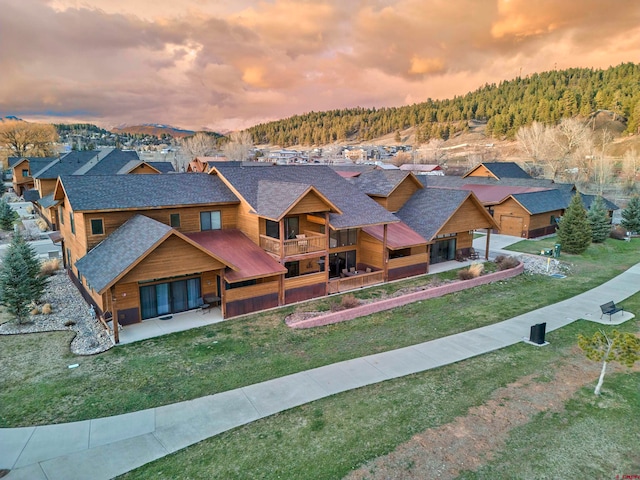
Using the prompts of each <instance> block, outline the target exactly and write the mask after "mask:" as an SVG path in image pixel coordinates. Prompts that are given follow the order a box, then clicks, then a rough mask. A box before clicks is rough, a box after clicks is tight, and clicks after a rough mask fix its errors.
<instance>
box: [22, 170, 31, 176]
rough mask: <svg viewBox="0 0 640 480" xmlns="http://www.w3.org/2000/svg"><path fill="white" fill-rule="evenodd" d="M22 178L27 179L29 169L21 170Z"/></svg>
mask: <svg viewBox="0 0 640 480" xmlns="http://www.w3.org/2000/svg"><path fill="white" fill-rule="evenodd" d="M22 176H23V177H28V176H29V169H28V168H23V169H22Z"/></svg>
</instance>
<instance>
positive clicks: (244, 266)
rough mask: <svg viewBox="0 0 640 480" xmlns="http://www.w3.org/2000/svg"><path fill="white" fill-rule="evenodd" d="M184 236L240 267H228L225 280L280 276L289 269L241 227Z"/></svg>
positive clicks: (237, 280) (238, 280)
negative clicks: (229, 268) (242, 230)
mask: <svg viewBox="0 0 640 480" xmlns="http://www.w3.org/2000/svg"><path fill="white" fill-rule="evenodd" d="M185 236H187V237H188V238H190V239H191V240H193V241H194V242H196V243H198V244H199V245H201V246H202V247H203V248H205V249H207V250H209V251H210V252H211V253H213V254H215V255H216V256H217V257H219V258H221V259H223V260H226V261H228V262H229V263H230V264H231V265H235V266H236V267H238V270H227V272H226V273H225V279H226V280H227V281H228V282H230V283H233V282H240V281H242V280H250V279H252V278H259V277H268V276H271V275H279V274H281V273H285V272H286V271H287V269H286V268H285V267H284V266H283V265H281V264H280V263H278V262H276V260H275V259H274V258H273V257H272V256H271V255H269V254H268V253H266V252H265V251H264V250H262V249H261V248H260V247H259V246H258V245H256V244H255V243H253V242H252V241H251V240H250V239H249V238H248V237H247V236H246V235H245V234H244V233H242V232H241V231H240V230H210V231H206V232H195V233H188V234H186V235H185Z"/></svg>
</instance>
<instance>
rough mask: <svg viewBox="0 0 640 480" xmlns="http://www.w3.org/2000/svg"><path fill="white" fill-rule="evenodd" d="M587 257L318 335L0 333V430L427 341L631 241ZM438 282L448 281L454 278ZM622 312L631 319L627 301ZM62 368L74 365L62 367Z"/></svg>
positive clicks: (584, 285)
mask: <svg viewBox="0 0 640 480" xmlns="http://www.w3.org/2000/svg"><path fill="white" fill-rule="evenodd" d="M537 248H539V247H537ZM592 249H593V251H591V249H590V251H588V252H587V254H585V255H584V256H582V257H575V258H570V260H571V263H572V264H573V267H572V269H573V274H572V275H570V276H568V277H567V278H565V279H562V280H557V279H553V278H549V277H546V276H533V275H521V276H519V277H517V278H514V279H512V280H509V281H508V282H497V283H495V284H491V285H484V286H481V287H477V288H474V289H472V290H469V291H465V292H458V293H455V294H451V295H447V296H446V297H442V298H439V299H433V300H428V301H423V302H417V303H414V304H411V305H407V306H405V307H401V308H397V309H394V310H390V311H386V312H380V313H378V314H375V315H370V316H367V317H363V318H359V319H356V320H353V321H351V322H347V323H344V324H337V325H330V326H327V327H322V328H318V329H311V330H291V329H289V328H288V327H286V326H285V325H284V323H283V319H284V317H285V315H287V314H288V313H289V312H291V311H292V310H293V307H287V308H283V309H280V310H276V311H270V312H265V313H262V314H256V315H252V316H249V317H245V318H242V319H236V320H231V321H228V322H223V323H219V324H215V325H210V326H207V327H203V328H199V329H195V330H190V331H186V332H180V333H176V334H172V335H167V336H164V337H159V338H154V339H149V340H145V341H142V342H138V343H135V344H131V345H123V346H119V347H117V348H115V349H112V350H110V351H108V352H105V353H103V354H100V355H96V356H92V357H77V356H73V355H72V354H70V353H69V350H68V344H69V342H70V340H71V333H67V332H64V333H60V332H58V333H46V334H31V335H20V336H1V337H0V427H15V426H26V425H39V424H48V423H59V422H67V421H78V420H85V419H88V418H96V417H101V416H108V415H116V414H121V413H127V412H132V411H137V410H141V409H145V408H151V407H155V406H160V405H165V404H169V403H174V402H178V401H183V400H188V399H192V398H196V397H200V396H203V395H209V394H213V393H218V392H222V391H226V390H230V389H233V388H238V387H241V386H245V385H249V384H253V383H257V382H260V381H264V380H267V379H270V378H275V377H279V376H282V375H287V374H290V373H295V372H298V371H302V370H306V369H310V368H314V367H318V366H321V365H326V364H330V363H334V362H337V361H341V360H346V359H349V358H355V357H359V356H362V355H368V354H372V353H375V352H380V351H386V350H390V349H394V348H399V347H403V346H406V345H411V344H415V343H419V342H424V341H428V340H432V339H434V338H439V337H442V336H446V335H450V334H453V333H456V332H460V331H464V330H469V329H472V328H477V327H480V326H483V325H487V324H491V323H495V322H497V321H500V320H503V319H505V318H510V317H513V316H516V315H519V314H521V313H524V312H527V311H530V310H532V309H535V308H540V307H542V306H544V305H547V304H550V303H554V302H557V301H560V300H563V299H565V298H568V297H569V296H573V295H575V294H577V293H580V292H582V291H585V290H587V289H588V288H591V287H593V286H596V285H598V284H600V283H602V282H603V281H606V280H608V279H609V278H611V277H613V276H615V275H617V274H618V273H620V272H622V271H624V270H625V269H627V268H628V267H630V266H631V265H633V264H635V263H637V262H638V254H637V251H638V241H636V239H634V242H621V241H618V242H616V241H613V240H612V241H608V242H607V243H606V244H605V245H603V246H599V245H598V246H593V247H592ZM567 257H569V256H563V260H566V259H567ZM447 275H449V276H451V277H452V278H453V277H455V275H456V273H455V272H447V274H446V275H444V276H445V277H446V276H447ZM424 281H425V280H424V279H412V280H409V281H404V282H397V283H392V284H386V285H382V286H379V287H375V288H372V289H367V290H361V291H357V292H355V295H356V296H357V297H359V298H367V297H369V298H371V297H375V296H379V295H381V294H382V292H390V291H393V290H394V289H398V288H404V287H406V286H410V285H415V284H418V283H419V282H422V283H424ZM507 284H508V288H505V285H507ZM516 299H517V301H515V300H516ZM335 301H336V297H331V298H324V299H320V300H318V301H316V302H311V303H308V304H304V308H305V309H321V308H325V309H328V306H329V305H330V303H331V302H335ZM338 301H339V299H338ZM622 305H623V306H624V307H625V310H630V311H633V309H632V306H631V304H629V303H628V302H627V301H625V302H623V304H622ZM71 363H78V364H80V366H79V367H78V368H76V369H72V370H70V369H68V368H67V366H68V365H69V364H71ZM176 385H180V388H175V386H176Z"/></svg>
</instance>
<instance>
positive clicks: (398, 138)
mask: <svg viewBox="0 0 640 480" xmlns="http://www.w3.org/2000/svg"><path fill="white" fill-rule="evenodd" d="M393 139H394V140H395V142H396V143H400V141H401V140H402V137H400V132H399V131H396V135H395V137H393Z"/></svg>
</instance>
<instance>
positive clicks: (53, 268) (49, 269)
mask: <svg viewBox="0 0 640 480" xmlns="http://www.w3.org/2000/svg"><path fill="white" fill-rule="evenodd" d="M59 269H60V260H58V259H57V258H51V259H49V260H46V261H44V262H42V266H41V267H40V274H41V275H44V276H49V277H50V276H51V275H53V274H54V273H56V272H57V271H58V270H59Z"/></svg>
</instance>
